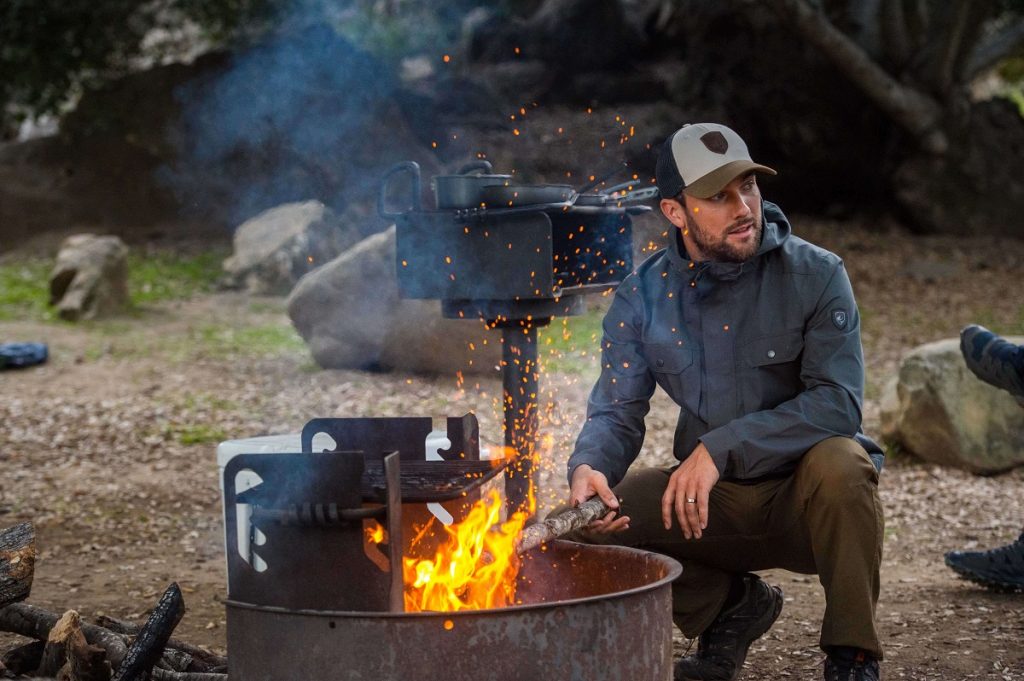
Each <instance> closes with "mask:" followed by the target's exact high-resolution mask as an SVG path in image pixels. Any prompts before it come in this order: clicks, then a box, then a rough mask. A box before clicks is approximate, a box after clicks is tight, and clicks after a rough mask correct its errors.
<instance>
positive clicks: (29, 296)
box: [0, 259, 54, 321]
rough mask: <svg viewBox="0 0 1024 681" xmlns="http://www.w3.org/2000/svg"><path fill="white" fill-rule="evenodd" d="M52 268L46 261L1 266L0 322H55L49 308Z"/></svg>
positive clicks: (37, 260)
mask: <svg viewBox="0 0 1024 681" xmlns="http://www.w3.org/2000/svg"><path fill="white" fill-rule="evenodd" d="M52 267H53V264H52V263H50V262H48V261H46V260H43V259H36V260H27V261H25V262H19V263H7V264H3V265H0V320H2V321H13V320H17V319H44V320H48V319H53V318H54V314H53V311H52V310H51V309H50V307H49V298H50V286H49V281H50V269H51V268H52Z"/></svg>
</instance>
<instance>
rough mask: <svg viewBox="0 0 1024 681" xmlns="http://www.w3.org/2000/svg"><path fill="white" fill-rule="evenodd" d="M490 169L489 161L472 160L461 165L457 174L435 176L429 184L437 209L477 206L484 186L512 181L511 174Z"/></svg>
mask: <svg viewBox="0 0 1024 681" xmlns="http://www.w3.org/2000/svg"><path fill="white" fill-rule="evenodd" d="M491 170H492V168H491V163H490V161H474V162H473V163H469V164H467V165H465V166H463V167H462V168H461V169H460V170H459V172H458V174H457V175H438V176H436V177H435V178H434V179H432V180H431V181H430V184H431V186H432V187H433V188H434V198H435V200H436V201H437V207H438V209H445V208H477V207H479V206H480V204H481V203H484V201H485V199H484V198H483V193H482V192H483V190H484V189H485V188H487V187H491V186H494V185H502V184H506V185H507V184H509V183H510V182H511V181H512V176H511V175H494V174H492V173H491Z"/></svg>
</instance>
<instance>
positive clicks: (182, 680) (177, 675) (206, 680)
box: [151, 667, 228, 681]
mask: <svg viewBox="0 0 1024 681" xmlns="http://www.w3.org/2000/svg"><path fill="white" fill-rule="evenodd" d="M151 678H152V680H153V681H227V678H228V675H227V674H212V673H207V674H204V673H202V672H171V671H167V670H166V669H160V668H159V667H157V668H155V669H153V673H152V674H151Z"/></svg>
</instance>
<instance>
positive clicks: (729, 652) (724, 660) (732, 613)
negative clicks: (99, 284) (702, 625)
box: [674, 575, 782, 681]
mask: <svg viewBox="0 0 1024 681" xmlns="http://www.w3.org/2000/svg"><path fill="white" fill-rule="evenodd" d="M742 579H743V588H744V593H743V597H742V598H741V599H740V601H739V602H738V603H736V605H733V606H732V607H730V608H728V609H726V610H723V611H722V612H720V613H719V614H718V617H716V618H715V621H714V622H712V623H711V626H709V627H708V628H707V630H705V631H704V633H702V634H701V635H700V638H699V639H698V642H697V654H696V655H688V656H687V657H684V658H683V659H681V660H679V662H677V663H676V667H675V676H674V679H675V681H733V680H734V679H736V677H738V676H739V674H740V670H741V669H742V668H743V661H744V660H745V659H746V658H747V651H748V650H749V649H750V644H751V643H753V642H754V641H756V640H757V639H758V638H760V637H761V636H763V635H764V633H765V632H766V631H768V630H769V629H771V626H772V624H774V623H775V620H777V619H778V618H779V613H781V612H782V589H780V588H779V587H777V586H769V585H767V584H765V583H764V582H763V581H762V580H761V578H760V577H758V576H756V575H745V576H744V577H743V578H742Z"/></svg>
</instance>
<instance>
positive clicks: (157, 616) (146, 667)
mask: <svg viewBox="0 0 1024 681" xmlns="http://www.w3.org/2000/svg"><path fill="white" fill-rule="evenodd" d="M184 614H185V599H184V598H182V595H181V589H179V588H178V585H177V583H174V584H171V585H170V586H169V587H167V591H165V592H164V595H163V596H161V597H160V602H159V603H157V605H156V607H155V608H154V609H153V613H152V614H151V615H150V616H149V619H148V620H147V621H146V624H145V625H144V626H143V627H142V630H141V631H140V632H139V635H138V636H136V637H135V640H134V641H132V644H131V646H130V647H129V648H128V652H127V653H126V654H125V656H124V661H123V662H122V663H121V666H120V667H119V668H118V670H117V677H115V678H116V681H144V679H146V677H147V676H148V675H149V672H150V671H152V670H153V667H154V666H155V665H156V663H157V661H158V660H160V656H161V655H162V654H163V651H164V647H165V646H166V645H167V641H168V640H170V638H171V633H172V632H173V631H174V628H175V627H176V626H178V622H180V621H181V618H182V616H183V615H184Z"/></svg>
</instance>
